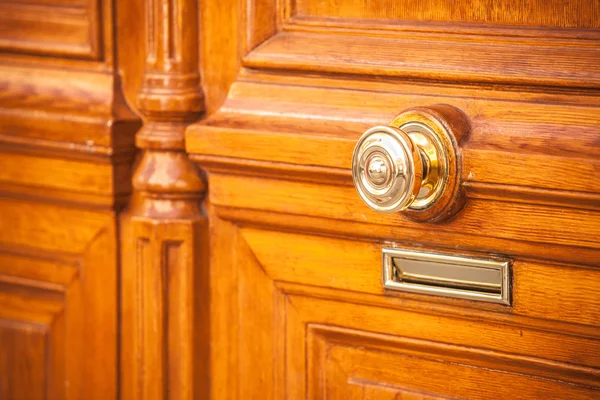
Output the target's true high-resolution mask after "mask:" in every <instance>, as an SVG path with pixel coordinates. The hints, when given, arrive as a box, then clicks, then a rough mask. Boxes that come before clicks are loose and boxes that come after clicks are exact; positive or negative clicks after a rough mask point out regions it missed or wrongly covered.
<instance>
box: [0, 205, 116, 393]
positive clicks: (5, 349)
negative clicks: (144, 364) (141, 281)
mask: <svg viewBox="0 0 600 400" xmlns="http://www.w3.org/2000/svg"><path fill="white" fill-rule="evenodd" d="M0 208H1V209H2V210H3V212H2V213H0V225H1V226H2V227H3V229H2V231H1V232H2V233H1V234H0V310H1V311H0V326H1V328H0V332H2V333H1V335H2V337H3V340H2V341H1V345H0V348H1V351H0V354H1V356H0V358H1V360H2V361H1V362H0V368H2V371H1V372H0V374H1V375H2V377H3V378H2V379H3V382H2V386H1V387H0V393H1V394H3V395H4V396H3V397H6V398H32V399H33V398H79V397H81V396H83V395H85V396H87V397H89V398H98V399H104V398H110V397H114V396H115V395H116V382H117V381H116V373H115V365H116V351H117V314H116V309H117V308H116V304H117V282H116V268H114V265H115V260H116V256H117V255H116V243H115V240H114V238H115V235H116V232H115V230H116V227H115V226H114V215H112V214H111V213H109V212H91V211H85V210H75V209H70V208H67V207H64V206H59V205H50V204H45V203H39V202H32V201H24V200H15V199H9V198H2V199H0ZM111 266H112V267H111ZM4 339H6V340H4Z"/></svg>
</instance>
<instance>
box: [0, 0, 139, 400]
mask: <svg viewBox="0 0 600 400" xmlns="http://www.w3.org/2000/svg"><path fill="white" fill-rule="evenodd" d="M129 7H131V3H130V2H118V3H117V2H113V1H104V0H102V1H80V0H33V1H26V2H24V1H2V2H0V47H1V48H2V50H3V52H2V54H1V55H0V65H1V66H0V160H2V161H0V164H1V166H0V169H1V170H2V173H1V176H0V210H1V211H0V227H1V229H0V326H1V328H0V331H1V332H2V333H1V334H0V335H1V336H2V337H1V338H0V360H1V361H0V369H1V371H0V376H1V378H0V381H1V382H0V397H1V398H3V399H4V398H7V399H24V398H27V399H29V398H31V399H35V398H40V399H78V398H89V399H110V398H116V397H117V396H118V392H119V389H118V379H119V373H118V349H119V343H118V342H119V335H118V314H119V308H118V304H119V293H118V289H119V284H118V281H119V280H118V248H119V245H118V240H117V236H118V235H117V232H118V227H117V222H116V221H117V214H116V211H117V210H119V209H121V208H122V207H123V206H124V204H125V203H126V202H127V200H128V197H129V195H130V193H131V175H132V173H131V164H132V162H133V157H134V154H135V147H134V134H135V131H136V129H137V128H138V127H139V126H140V123H139V118H138V117H137V116H136V115H135V114H134V113H132V112H131V109H130V107H129V106H128V104H127V103H126V101H125V97H124V95H123V90H122V88H121V84H122V82H121V76H120V73H119V67H122V66H126V65H129V63H131V62H132V58H130V57H117V56H116V50H115V48H116V36H115V30H116V25H117V24H116V21H115V19H114V18H115V15H116V14H117V10H116V8H119V12H122V11H123V10H125V9H128V8H129ZM126 69H127V68H126Z"/></svg>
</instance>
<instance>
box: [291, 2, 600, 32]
mask: <svg viewBox="0 0 600 400" xmlns="http://www.w3.org/2000/svg"><path fill="white" fill-rule="evenodd" d="M290 7H291V8H293V10H294V11H295V15H297V16H314V17H329V18H339V19H342V18H353V19H361V20H363V19H375V20H413V21H423V22H430V21H431V22H457V23H468V24H490V25H509V26H510V25H516V26H527V27H536V26H545V27H552V28H598V27H599V26H600V25H599V24H598V21H600V3H599V2H598V1H596V0H592V1H587V0H575V1H573V0H571V1H567V2H565V1H560V0H551V1H542V0H536V1H528V2H522V1H518V0H510V1H503V2H502V3H498V2H495V1H493V0H462V1H454V2H452V3H448V2H447V1H444V0H403V1H396V2H389V1H386V0H376V1H369V2H363V1H359V0H342V1H331V2H323V1H314V0H294V1H290Z"/></svg>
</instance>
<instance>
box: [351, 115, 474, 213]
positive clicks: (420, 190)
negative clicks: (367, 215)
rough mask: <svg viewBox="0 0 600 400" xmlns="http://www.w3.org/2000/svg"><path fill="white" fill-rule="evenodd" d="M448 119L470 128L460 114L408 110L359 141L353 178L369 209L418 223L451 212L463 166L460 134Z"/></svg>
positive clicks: (456, 124) (354, 158) (370, 131)
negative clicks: (400, 214) (458, 151)
mask: <svg viewBox="0 0 600 400" xmlns="http://www.w3.org/2000/svg"><path fill="white" fill-rule="evenodd" d="M440 111H441V112H440ZM448 115H449V117H450V118H454V119H456V118H458V119H459V121H458V122H457V123H455V124H454V126H456V127H458V130H459V131H460V130H461V129H460V128H461V127H462V128H465V129H466V128H467V127H468V124H467V123H464V120H463V118H462V117H463V116H462V114H461V113H460V112H459V111H458V110H456V109H454V108H452V107H450V106H434V107H432V108H428V109H413V110H408V111H406V112H404V113H402V114H400V115H399V116H397V117H396V118H395V119H394V120H393V121H392V122H391V123H390V125H389V126H375V127H373V128H370V129H369V130H367V131H366V132H365V133H364V134H363V135H362V136H361V137H360V139H359V140H358V142H357V144H356V147H355V148H354V154H353V156H352V178H353V180H354V186H355V187H356V190H357V192H358V194H359V196H360V198H361V199H362V200H363V201H364V202H365V203H366V204H367V205H368V206H369V207H370V208H372V209H373V210H375V211H378V212H381V213H391V212H396V211H405V215H407V216H409V217H411V218H413V219H417V220H432V219H436V218H437V217H440V213H442V212H447V211H448V210H449V208H450V207H449V203H450V202H452V201H453V200H455V198H456V197H457V196H456V194H457V183H458V180H457V171H458V167H459V165H458V159H457V156H456V151H455V150H456V146H457V143H456V134H457V132H454V131H453V130H451V129H450V128H449V126H450V124H448V123H447V122H448V121H447V120H445V116H448ZM463 133H464V132H462V131H461V132H458V134H459V135H460V136H462V135H463ZM449 185H450V186H451V187H449ZM442 198H444V199H443V200H442V201H441V200H440V199H442ZM440 202H441V203H444V204H441V205H440V204H439V203H440ZM436 205H437V206H436Z"/></svg>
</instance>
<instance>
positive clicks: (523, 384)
mask: <svg viewBox="0 0 600 400" xmlns="http://www.w3.org/2000/svg"><path fill="white" fill-rule="evenodd" d="M315 331H316V332H319V330H318V329H314V330H311V331H310V333H309V341H310V342H312V341H314V340H322V341H324V343H321V344H320V345H318V346H315V345H313V343H310V342H309V344H308V346H309V348H311V349H314V350H313V351H312V352H311V353H309V354H310V356H309V357H311V359H310V360H309V363H311V362H312V363H313V365H312V368H311V369H313V370H315V371H320V373H321V376H320V379H315V380H314V381H310V382H309V391H310V393H312V394H313V396H315V397H318V398H322V399H342V398H343V399H365V398H369V397H367V396H365V391H366V390H368V389H367V388H369V387H370V389H371V390H373V389H378V391H379V392H380V393H381V392H383V391H384V390H390V389H391V390H393V391H394V392H396V394H397V395H398V397H397V398H405V397H408V398H424V399H432V398H433V399H435V398H469V399H488V398H490V397H499V398H508V397H511V396H512V395H513V394H514V391H515V390H516V391H518V393H519V397H520V398H523V399H538V398H541V397H543V398H548V399H550V398H551V399H562V398H564V397H565V396H568V397H569V398H571V399H593V398H595V397H596V396H597V394H598V392H597V390H594V389H591V388H588V387H582V386H578V385H568V384H565V383H566V382H561V381H553V380H547V379H543V378H541V377H538V376H532V375H523V374H514V373H510V372H507V371H505V370H496V369H488V368H482V367H480V366H479V365H477V363H473V364H475V365H473V364H470V363H469V361H467V360H465V362H464V363H459V362H455V361H456V360H454V359H452V358H447V357H445V356H444V355H440V353H439V348H437V346H436V345H434V344H433V343H432V345H433V346H432V348H431V349H430V351H431V352H430V353H427V350H426V349H427V344H426V343H424V344H423V348H422V350H424V351H423V352H422V353H420V352H414V351H411V350H412V349H410V346H406V344H404V343H401V342H395V339H394V338H388V340H390V342H389V347H388V348H387V349H385V345H383V346H382V345H381V343H379V344H378V345H374V346H372V347H371V343H372V342H371V340H373V336H375V335H365V336H366V337H365V336H362V335H361V333H360V332H352V331H350V332H344V331H342V330H337V331H338V332H336V333H338V335H327V333H325V334H324V335H323V336H324V337H322V338H315V336H318V335H319V333H320V332H319V333H315ZM324 331H325V332H326V331H327V329H325V330H324ZM340 331H341V332H340ZM344 333H346V334H347V337H346V340H344V339H342V338H340V336H343V334H344ZM369 336H370V338H369ZM367 338H368V339H367ZM379 339H380V340H385V339H384V338H383V337H381V338H379ZM386 350H387V351H386ZM481 361H483V360H481ZM484 362H485V361H484ZM532 372H533V371H532ZM367 393H368V392H367ZM392 398H393V397H392Z"/></svg>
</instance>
